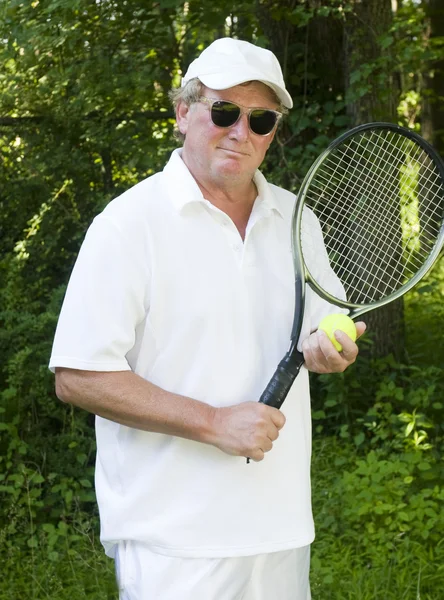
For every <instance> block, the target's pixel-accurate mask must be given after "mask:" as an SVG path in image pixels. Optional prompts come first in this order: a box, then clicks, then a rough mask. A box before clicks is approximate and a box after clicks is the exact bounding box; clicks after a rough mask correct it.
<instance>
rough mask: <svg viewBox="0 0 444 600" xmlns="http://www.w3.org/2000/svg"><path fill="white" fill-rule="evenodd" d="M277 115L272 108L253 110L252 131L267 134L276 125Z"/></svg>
mask: <svg viewBox="0 0 444 600" xmlns="http://www.w3.org/2000/svg"><path fill="white" fill-rule="evenodd" d="M276 120H277V115H276V113H274V112H273V111H271V110H265V109H264V110H253V111H252V112H251V114H250V127H251V131H253V132H254V133H257V134H258V135H267V134H268V133H270V132H271V131H273V128H274V126H275V125H276Z"/></svg>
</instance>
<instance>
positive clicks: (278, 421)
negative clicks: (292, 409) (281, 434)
mask: <svg viewBox="0 0 444 600" xmlns="http://www.w3.org/2000/svg"><path fill="white" fill-rule="evenodd" d="M268 408H269V409H270V418H271V422H272V423H273V424H274V425H275V426H276V427H277V428H278V430H279V429H282V427H283V426H284V425H285V421H286V419H285V415H284V413H283V412H281V411H280V410H279V409H278V408H274V407H273V406H269V407H268Z"/></svg>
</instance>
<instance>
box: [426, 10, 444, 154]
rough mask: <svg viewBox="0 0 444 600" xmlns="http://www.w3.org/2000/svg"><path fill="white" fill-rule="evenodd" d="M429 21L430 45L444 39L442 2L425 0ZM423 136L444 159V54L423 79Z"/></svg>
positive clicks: (441, 54)
mask: <svg viewBox="0 0 444 600" xmlns="http://www.w3.org/2000/svg"><path fill="white" fill-rule="evenodd" d="M423 7H424V9H425V13H426V15H427V19H428V36H429V39H428V41H429V45H431V46H432V47H433V44H434V42H435V40H436V39H437V38H442V39H443V38H444V4H443V2H442V0H423ZM422 97H423V110H422V117H421V132H422V135H423V136H424V137H425V138H426V139H427V140H428V141H429V142H430V143H431V144H433V146H434V147H435V148H436V149H437V150H438V152H439V153H440V154H441V156H443V157H444V110H443V102H444V53H443V52H442V51H441V53H440V57H439V58H437V59H436V60H435V61H434V62H433V63H432V64H431V68H430V69H427V71H426V73H425V75H424V79H423V90H422Z"/></svg>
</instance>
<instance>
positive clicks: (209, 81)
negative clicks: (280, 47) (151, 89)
mask: <svg viewBox="0 0 444 600" xmlns="http://www.w3.org/2000/svg"><path fill="white" fill-rule="evenodd" d="M195 77H197V78H198V79H199V80H200V81H201V82H202V83H203V84H204V85H205V86H206V87H208V88H210V89H212V90H226V89H227V88H231V87H234V86H235V85H240V84H241V83H245V82H247V81H261V82H262V83H265V85H268V87H270V88H271V89H272V90H273V91H274V92H275V93H276V95H277V96H278V98H279V100H280V101H281V102H282V104H283V105H284V106H286V107H287V108H291V107H292V106H293V100H292V99H291V96H290V94H289V93H288V92H287V90H286V88H285V83H284V78H283V76H282V70H281V66H280V64H279V61H278V59H277V58H276V56H275V55H274V54H273V52H270V50H265V48H260V47H259V46H254V45H253V44H250V43H249V42H243V41H242V40H235V39H233V38H221V39H219V40H216V41H215V42H213V43H212V44H210V45H209V46H208V48H205V50H204V51H203V52H202V53H201V54H200V56H199V57H198V58H196V60H193V62H192V63H191V64H190V66H189V67H188V71H187V72H186V73H185V76H184V77H183V79H182V87H184V86H185V84H186V83H188V82H189V81H190V79H194V78H195Z"/></svg>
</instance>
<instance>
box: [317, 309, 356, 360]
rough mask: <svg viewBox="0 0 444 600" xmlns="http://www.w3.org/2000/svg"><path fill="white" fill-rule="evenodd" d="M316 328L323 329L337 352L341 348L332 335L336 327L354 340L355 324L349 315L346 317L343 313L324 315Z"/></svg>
mask: <svg viewBox="0 0 444 600" xmlns="http://www.w3.org/2000/svg"><path fill="white" fill-rule="evenodd" d="M318 329H322V331H325V333H326V334H327V335H328V337H329V339H330V340H331V341H332V342H333V346H334V347H335V348H336V350H337V351H338V352H341V350H342V346H341V344H340V343H339V342H338V340H337V339H336V338H335V336H334V332H335V331H337V330H338V329H339V330H341V331H343V332H344V333H346V334H347V335H348V337H349V338H351V339H352V340H353V341H356V327H355V324H354V323H353V321H352V319H350V317H347V315H344V314H343V313H337V314H334V315H328V316H326V317H324V318H323V319H322V320H321V322H320V323H319V326H318Z"/></svg>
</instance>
